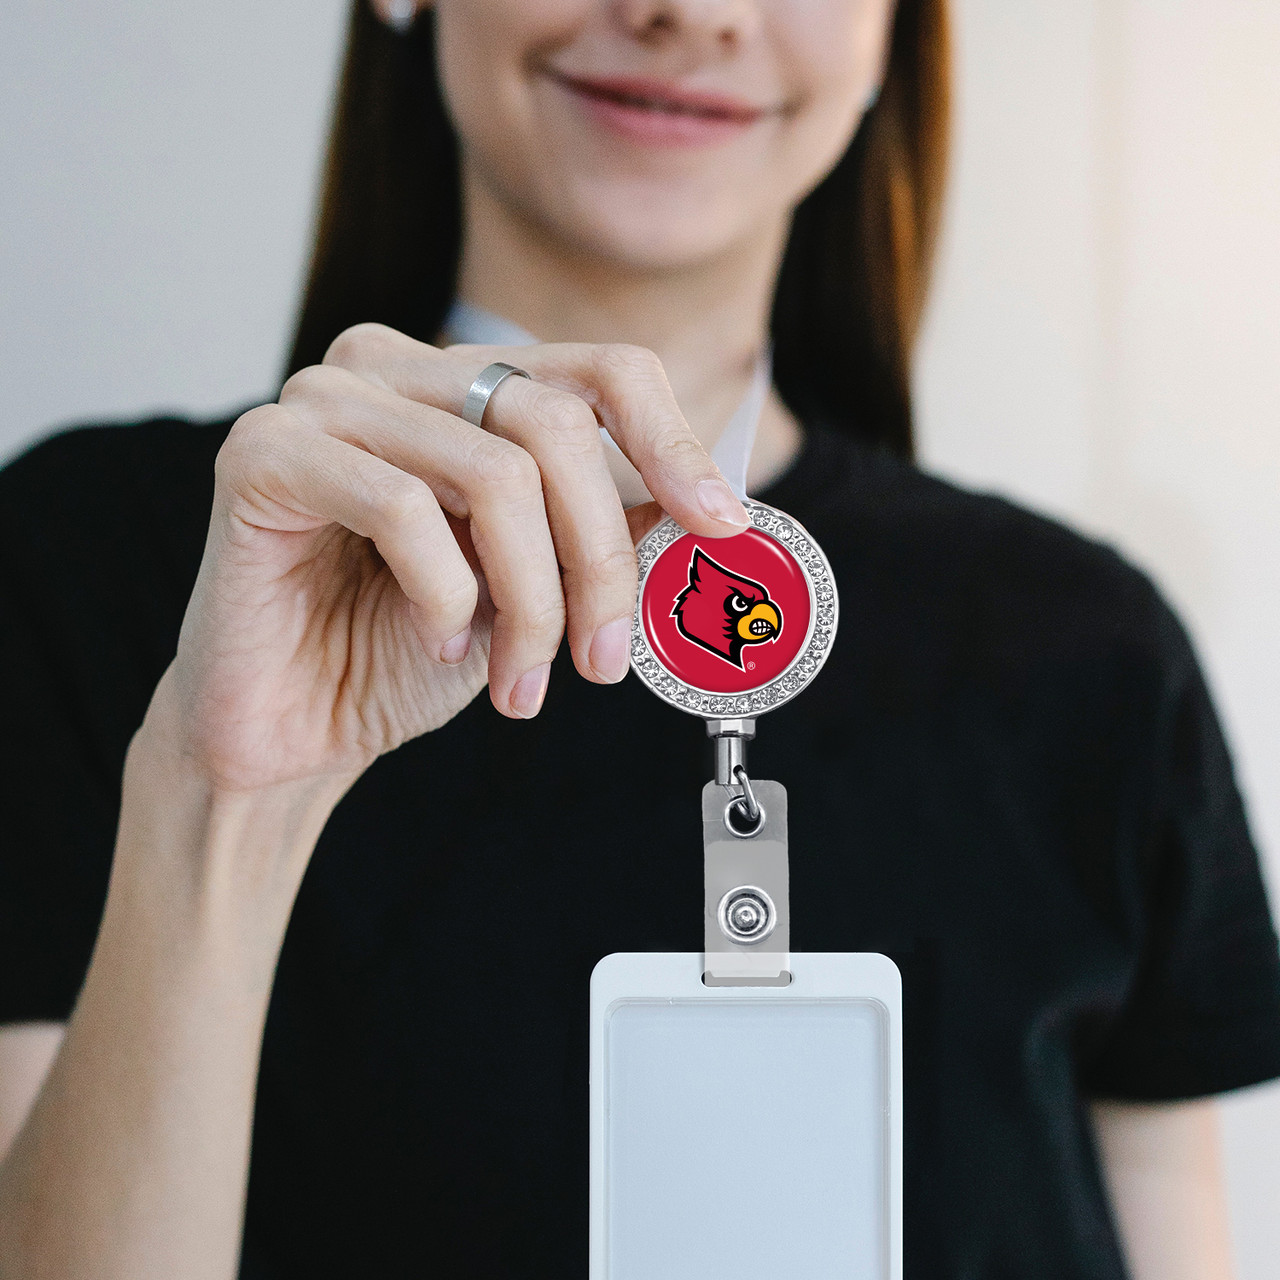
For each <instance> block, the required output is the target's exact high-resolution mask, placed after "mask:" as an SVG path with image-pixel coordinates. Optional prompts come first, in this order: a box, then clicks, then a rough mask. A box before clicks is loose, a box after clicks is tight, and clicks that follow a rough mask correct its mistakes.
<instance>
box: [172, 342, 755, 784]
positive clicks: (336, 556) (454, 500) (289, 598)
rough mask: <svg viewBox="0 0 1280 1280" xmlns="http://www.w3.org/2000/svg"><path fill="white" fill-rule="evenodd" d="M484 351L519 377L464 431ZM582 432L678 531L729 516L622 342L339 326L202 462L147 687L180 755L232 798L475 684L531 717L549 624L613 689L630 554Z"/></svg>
mask: <svg viewBox="0 0 1280 1280" xmlns="http://www.w3.org/2000/svg"><path fill="white" fill-rule="evenodd" d="M493 360H507V361H508V362H510V363H512V364H515V365H518V366H519V367H520V368H523V369H527V370H528V371H529V373H530V374H531V375H532V380H530V379H526V378H520V377H509V378H506V379H505V380H504V381H503V382H502V384H501V385H500V386H499V387H498V388H497V390H496V391H495V392H494V393H493V396H492V397H491V399H490V401H489V404H488V407H487V409H486V411H485V418H484V424H485V425H484V429H483V430H481V429H479V428H477V427H474V426H472V425H470V424H469V423H467V422H465V421H464V420H463V419H462V418H460V417H458V416H457V414H458V413H459V412H460V410H461V406H462V402H463V399H464V397H465V395H466V392H467V389H468V387H469V386H470V385H471V382H472V380H473V379H474V378H475V376H476V375H477V374H478V373H479V372H480V370H481V369H482V368H484V366H485V365H487V364H489V363H490V362H491V361H493ZM601 425H603V426H604V427H605V428H606V429H607V430H608V431H609V433H610V434H611V435H612V436H613V438H614V439H615V440H616V441H617V442H618V444H619V445H620V446H621V448H622V450H623V452H624V453H625V454H626V455H627V457H628V458H629V459H630V460H631V462H632V464H633V465H634V466H635V467H636V469H637V470H638V471H639V472H640V474H641V476H642V477H643V478H644V481H645V483H646V485H647V486H648V489H649V491H650V493H652V494H653V495H654V498H655V499H656V501H657V503H658V504H659V505H660V506H661V507H662V508H664V509H665V510H666V511H669V512H670V513H671V514H672V515H674V516H675V517H676V519H677V520H679V522H680V523H681V524H682V525H683V526H684V527H685V528H687V529H689V530H690V531H692V532H695V533H698V534H702V535H705V536H710V537H723V536H726V535H730V534H733V533H737V532H739V531H740V530H741V529H742V528H743V527H745V524H746V513H745V511H744V510H743V508H742V505H741V503H739V502H738V501H737V499H736V498H735V497H734V496H733V494H732V492H731V490H730V489H729V487H728V486H727V484H726V483H725V482H724V479H723V477H722V476H721V475H720V473H719V471H718V470H717V468H716V466H715V464H714V463H713V462H712V461H711V459H710V457H708V455H707V453H706V451H705V450H704V449H703V448H702V446H701V445H700V444H699V443H698V441H697V439H696V438H695V436H694V435H693V433H692V431H690V429H689V426H688V423H686V422H685V420H684V417H683V415H682V414H681V413H680V410H679V408H678V407H677V405H676V402H675V399H674V397H673V395H672V392H671V387H670V384H669V383H668V381H667V378H666V375H665V373H664V372H663V369H662V365H661V363H660V361H659V360H658V358H657V356H655V355H654V354H653V352H651V351H649V350H648V349H646V348H644V347H638V346H631V345H625V344H605V345H598V344H585V343H583V344H579V343H552V344H539V345H534V346H526V347H511V348H508V347H492V346H480V345H469V344H462V345H456V346H450V347H445V348H438V347H433V346H430V345H429V344H426V343H421V342H417V341H415V340H413V339H412V338H409V337H406V336H405V335H404V334H401V333H398V332H396V331H395V330H393V329H389V328H387V327H385V326H383V325H376V324H362V325H357V326H355V327H354V328H351V329H348V330H346V331H345V332H343V333H342V334H340V335H339V336H338V338H337V339H336V340H335V341H334V343H333V344H332V346H331V347H330V348H329V351H328V353H327V354H326V355H325V358H324V362H323V363H322V364H320V365H313V366H311V367H309V368H306V369H303V370H301V371H299V372H298V373H296V374H294V375H293V376H292V377H291V378H290V379H289V380H288V382H286V383H285V385H284V388H283V390H282V392H281V395H280V399H279V402H278V403H277V404H269V405H263V406H260V407H258V408H255V409H251V410H250V411H249V412H247V413H245V414H244V415H243V416H242V417H240V418H239V419H238V420H237V422H236V423H235V425H234V426H233V427H232V429H231V432H230V434H229V435H228V437H227V440H226V442H225V444H224V445H223V447H222V449H221V451H220V452H219V454H218V459H217V465H216V484H215V492H214V503H213V513H212V519H211V522H210V527H209V534H208V540H207V543H206V547H205V552H204V558H203V560H202V562H201V565H200V571H199V574H198V576H197V580H196V585H195V590H194V592H193V594H192V597H191V601H190V604H189V605H188V608H187V613H186V616H185V618H184V620H183V625H182V630H181V635H180V639H179V643H178V651H177V655H176V657H175V659H174V662H173V665H172V666H171V667H170V669H169V671H168V672H166V674H165V677H164V679H163V680H162V682H161V690H160V691H158V693H157V697H161V696H163V697H164V698H165V699H167V700H168V714H167V716H166V723H167V724H169V725H170V726H173V728H172V730H171V731H172V732H176V733H178V734H179V736H180V740H181V750H182V752H183V754H184V756H185V757H187V758H188V760H193V761H194V762H195V763H196V765H197V766H198V768H199V770H200V771H201V774H202V776H204V777H206V778H208V779H209V781H210V782H211V783H213V784H214V785H216V786H219V787H222V788H225V789H230V790H253V789H257V788H262V787H267V786H271V785H273V784H275V783H279V782H286V781H296V780H299V779H306V778H314V777H319V776H321V775H335V774H336V775H348V776H349V777H351V778H354V777H355V776H356V775H358V774H359V772H360V771H362V770H363V769H365V768H366V767H367V766H368V765H369V763H370V762H371V761H372V760H373V759H375V758H376V757H377V756H378V755H380V754H382V753H383V752H386V751H390V750H392V749H393V748H395V747H397V746H399V745H400V744H401V743H402V742H404V741H406V740H407V739H409V738H412V737H416V736H417V735H419V734H421V733H425V732H427V731H429V730H432V729H436V728H439V727H440V726H441V725H443V724H444V723H446V722H447V721H448V720H449V719H450V718H451V717H453V716H454V715H456V714H457V713H458V712H459V711H460V710H461V709H462V708H463V707H465V706H466V705H467V704H468V703H469V702H470V701H471V699H472V698H474V697H475V695H476V694H477V693H478V692H479V691H480V689H482V688H483V687H484V685H485V684H486V682H487V683H488V685H489V694H490V697H491V698H492V700H493V704H494V706H495V707H496V708H497V709H498V710H499V711H500V712H502V713H503V714H504V715H509V716H512V717H527V716H532V715H535V714H536V713H537V711H538V709H539V707H540V706H541V703H542V698H543V695H544V693H545V690H546V684H547V677H548V672H549V664H550V662H551V660H552V658H553V657H554V655H555V653H556V651H557V649H558V648H559V645H560V641H561V639H562V637H564V636H565V635H566V634H567V636H568V641H569V646H570V650H571V652H572V654H573V660H574V665H575V666H576V668H577V670H578V671H579V672H580V673H581V674H582V675H583V676H585V677H586V678H587V679H589V680H594V681H597V682H601V683H608V682H613V681H617V680H620V679H621V678H622V677H623V676H624V675H625V673H626V670H627V665H628V660H629V644H630V623H631V617H632V613H633V611H634V608H635V598H636V558H635V551H634V544H633V540H632V533H631V531H630V530H629V527H628V520H627V515H626V513H625V512H624V511H623V509H622V505H621V503H620V501H619V499H618V494H617V490H616V489H615V487H614V484H613V481H612V478H611V476H610V473H609V469H608V465H607V461H606V457H605V452H604V448H603V445H602V443H601V440H600V436H599V427H600V426H601Z"/></svg>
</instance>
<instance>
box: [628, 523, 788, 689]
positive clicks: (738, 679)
mask: <svg viewBox="0 0 1280 1280" xmlns="http://www.w3.org/2000/svg"><path fill="white" fill-rule="evenodd" d="M695 547H701V548H702V553H703V555H706V556H710V557H711V559H712V560H714V561H716V563H717V564H721V565H723V566H724V567H725V569H727V570H729V571H730V572H731V573H735V574H739V575H741V576H742V577H745V578H751V579H754V580H755V581H756V582H759V583H760V584H761V585H763V586H764V588H765V589H766V590H767V591H768V593H769V598H770V599H771V600H772V601H774V602H775V603H776V604H777V606H778V610H779V612H780V613H781V614H782V634H781V635H780V636H779V637H778V638H777V639H776V640H773V641H767V642H766V643H764V644H753V645H750V646H748V647H747V649H745V650H744V652H743V661H744V662H745V664H746V667H745V669H744V670H739V669H738V668H737V667H735V666H734V665H733V664H732V663H731V662H726V661H725V660H724V659H723V658H721V657H718V656H717V655H715V654H713V653H709V652H708V651H707V650H706V649H704V648H703V647H702V646H701V645H698V644H695V643H694V642H693V641H692V640H689V639H688V638H687V637H685V636H683V635H681V634H680V629H679V627H677V626H676V620H675V618H673V617H672V616H671V609H672V606H673V605H674V604H675V600H676V596H678V595H679V594H680V592H681V591H683V590H684V589H685V587H687V586H688V585H689V562H690V560H692V558H693V551H694V548H695ZM810 616H811V610H810V607H809V580H808V578H807V577H806V575H805V572H804V570H803V569H802V568H801V567H800V565H799V563H798V562H797V561H796V560H795V558H794V557H793V556H792V555H791V553H790V552H789V551H788V550H787V549H786V548H785V547H784V546H782V545H781V544H780V543H778V542H775V541H774V539H772V538H771V537H769V535H768V534H765V533H761V532H760V531H759V530H758V529H748V530H746V531H745V532H744V533H738V534H735V535H734V536H733V537H732V538H697V537H695V536H694V535H693V534H691V533H686V534H685V535H684V536H683V537H681V538H677V539H676V540H675V542H673V543H672V544H671V545H670V546H669V547H668V548H667V549H666V550H665V551H663V552H662V554H661V555H659V556H658V559H657V560H656V561H655V562H654V565H653V568H652V569H650V570H649V576H648V577H647V578H646V579H645V584H644V592H643V595H642V597H641V602H640V621H641V625H642V626H643V627H644V632H645V636H646V637H647V638H648V641H649V644H650V646H651V647H652V649H653V652H654V655H655V656H656V657H657V659H658V661H659V662H661V663H662V665H663V666H664V667H666V669H667V670H668V671H669V672H670V673H671V674H672V675H673V676H675V677H676V679H677V680H683V681H684V682H685V684H690V685H693V687H694V688H695V689H703V690H705V691H706V692H707V693H747V692H749V691H750V690H752V689H758V688H760V686H761V685H766V684H768V683H769V681H771V680H776V679H777V678H778V676H780V675H781V674H782V673H783V672H784V671H785V670H786V669H787V668H788V667H789V666H790V665H791V664H792V663H793V662H794V661H795V660H796V657H797V655H798V654H799V653H800V651H801V650H802V649H803V648H804V642H805V637H806V636H807V635H808V634H809V619H810Z"/></svg>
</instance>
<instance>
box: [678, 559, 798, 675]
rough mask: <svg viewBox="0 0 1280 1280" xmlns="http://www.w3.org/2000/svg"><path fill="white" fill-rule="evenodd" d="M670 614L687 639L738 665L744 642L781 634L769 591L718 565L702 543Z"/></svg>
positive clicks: (779, 613) (744, 646)
mask: <svg viewBox="0 0 1280 1280" xmlns="http://www.w3.org/2000/svg"><path fill="white" fill-rule="evenodd" d="M671 616H672V617H673V618H674V619H675V620H676V626H677V627H679V628H680V634H681V635H682V636H684V638H685V639H686V640H692V641H693V643H694V644H700V645H701V646H702V647H703V648H704V649H706V650H707V651H708V652H709V653H714V654H715V655H716V657H717V658H723V659H724V660H725V661H726V662H731V663H733V665H734V666H735V667H738V668H740V669H741V668H742V665H743V664H742V651H743V649H744V648H746V646H747V645H749V644H763V643H764V642H765V641H766V640H770V641H772V640H776V639H777V638H778V637H779V636H780V635H781V634H782V613H781V612H780V611H779V609H778V606H777V605H776V604H774V602H773V601H772V600H770V599H769V593H768V591H766V590H765V588H764V587H763V586H762V585H761V584H760V583H759V582H755V581H753V580H752V579H751V578H744V577H743V576H742V575H741V574H738V573H734V572H733V571H732V570H731V569H726V568H725V567H724V565H722V564H717V563H716V562H715V561H714V560H713V559H712V558H711V557H710V556H709V555H707V554H706V553H705V552H704V551H703V550H702V549H701V547H698V548H695V549H694V552H693V558H692V559H691V560H690V561H689V585H688V586H687V587H685V588H684V589H683V590H681V592H680V594H679V595H678V596H676V599H675V604H674V606H673V607H672V610H671Z"/></svg>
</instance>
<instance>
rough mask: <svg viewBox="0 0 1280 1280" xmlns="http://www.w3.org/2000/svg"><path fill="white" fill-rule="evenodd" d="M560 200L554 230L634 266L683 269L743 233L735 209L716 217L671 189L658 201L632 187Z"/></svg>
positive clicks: (722, 248) (716, 252)
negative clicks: (587, 196)
mask: <svg viewBox="0 0 1280 1280" xmlns="http://www.w3.org/2000/svg"><path fill="white" fill-rule="evenodd" d="M593 196H594V198H584V199H568V200H566V199H564V198H563V197H562V199H561V200H560V201H559V202H558V207H557V209H556V212H555V216H554V223H555V225H556V227H557V229H558V230H559V231H560V234H561V235H562V236H563V237H564V238H565V239H566V240H569V241H571V242H573V243H575V244H578V245H582V246H587V247H589V248H590V250H591V251H592V252H593V253H595V254H597V255H599V256H601V257H605V258H608V259H610V260H611V261H615V262H625V263H628V264H630V265H632V266H634V267H636V268H637V269H642V270H652V269H655V268H663V267H673V268H678V267H684V266H689V265H693V264H696V263H699V262H705V261H708V260H709V259H712V258H715V257H717V256H718V255H720V254H722V253H725V252H727V251H728V250H729V249H731V248H732V247H733V246H734V245H735V244H736V243H740V242H741V240H742V238H743V237H744V236H746V235H749V234H750V232H749V229H748V227H747V226H746V225H745V224H744V222H743V220H742V217H741V213H740V212H738V213H737V214H736V216H735V214H734V213H732V212H729V211H728V210H726V212H725V213H724V215H723V216H722V217H720V218H717V217H716V216H714V213H712V214H709V213H708V212H707V202H706V201H705V200H699V199H693V198H691V197H690V196H689V195H687V194H685V193H682V192H673V193H672V194H671V196H670V198H669V200H664V199H662V198H661V197H659V196H655V194H654V193H653V192H652V191H651V190H650V191H647V192H645V193H644V194H643V195H642V196H641V195H637V193H636V192H635V190H634V188H633V189H632V190H630V191H627V192H617V191H615V192H612V193H610V194H609V196H608V197H607V198H601V194H600V193H599V192H598V191H596V192H594V193H593Z"/></svg>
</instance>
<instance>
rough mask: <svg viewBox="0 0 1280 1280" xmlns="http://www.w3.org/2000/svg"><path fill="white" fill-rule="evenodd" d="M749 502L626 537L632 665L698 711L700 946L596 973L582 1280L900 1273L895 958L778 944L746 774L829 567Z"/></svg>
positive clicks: (607, 961) (810, 645)
mask: <svg viewBox="0 0 1280 1280" xmlns="http://www.w3.org/2000/svg"><path fill="white" fill-rule="evenodd" d="M745 505H746V507H747V511H748V513H749V514H750V517H751V527H750V528H748V529H747V530H745V531H744V532H743V533H740V534H737V535H735V536H733V537H729V538H699V537H695V536H694V535H692V534H690V533H687V532H686V531H685V530H684V529H683V528H681V527H680V525H678V524H677V523H676V522H675V521H674V520H672V519H670V518H668V519H666V520H664V521H663V522H662V523H661V524H659V525H658V526H657V527H656V528H654V529H653V530H652V531H651V532H650V533H649V534H648V535H647V536H646V537H645V539H644V540H643V541H642V542H641V544H640V547H639V549H638V555H639V559H640V593H639V599H638V602H637V606H636V616H635V623H634V626H633V629H632V648H631V652H632V667H633V669H634V671H635V673H636V675H637V676H638V677H639V678H640V680H641V681H643V682H644V684H646V685H647V686H648V687H649V688H650V689H651V690H652V691H653V692H654V693H656V694H657V695H658V697H660V698H662V699H663V700H664V701H666V702H669V703H670V704H671V705H672V706H673V707H678V708H679V709H680V710H682V711H687V712H689V713H691V714H693V715H696V716H701V717H702V718H703V719H704V720H705V721H706V722H707V734H708V736H709V737H710V738H711V739H712V741H713V743H714V746H715V780H714V781H713V782H709V783H707V785H706V787H705V788H704V789H703V792H702V830H703V841H704V851H705V852H704V900H703V922H704V924H703V950H702V951H701V952H657V953H617V954H613V955H608V956H605V957H604V958H603V959H602V960H601V961H600V962H599V964H597V965H596V968H595V971H594V973H593V974H592V977H591V1245H590V1253H591V1268H590V1280H655V1278H656V1277H662V1280H766V1278H768V1280H777V1277H780V1276H794V1277H801V1276H803V1277H805V1280H828V1278H829V1280H836V1277H841V1280H853V1278H855V1277H856V1278H857V1280H897V1278H898V1277H900V1276H901V1266H902V1264H901V1252H902V1250H901V1180H902V1175H901V1154H902V1092H901V1074H902V1070H901V995H900V981H899V975H898V970H897V968H896V967H895V966H894V964H893V963H892V961H890V960H889V959H887V958H886V957H885V956H881V955H875V954H870V953H855V952H849V953H846V952H793V951H791V949H790V948H791V919H790V903H789V893H788V863H787V793H786V790H785V788H784V787H783V786H782V784H781V783H778V782H770V781H763V780H760V779H756V778H752V777H750V775H749V774H748V772H747V758H746V757H747V744H748V743H749V742H750V741H751V740H752V738H753V737H754V736H755V724H756V719H757V718H758V717H759V716H761V715H763V714H764V713H765V712H766V711H770V710H772V709H773V708H774V707H778V706H781V705H782V704H783V703H785V702H789V701H790V700H791V699H792V698H794V697H795V696H796V695H797V694H799V693H800V692H802V691H803V690H804V689H805V687H806V686H807V685H808V684H809V683H810V682H811V681H812V680H813V678H814V677H815V676H816V675H817V673H818V671H819V669H820V668H821V666H822V664H823V662H824V661H825V660H826V657H827V654H828V653H829V652H830V649H831V645H832V642H833V640H834V637H835V632H836V620H837V611H838V604H837V599H836V589H835V582H834V579H833V577H832V574H831V567H830V565H829V564H828V563H827V560H826V557H825V556H824V555H823V553H822V551H821V549H820V548H819V547H818V545H817V543H816V542H815V541H814V540H813V538H812V537H810V536H809V534H808V533H807V532H806V531H805V530H804V528H802V527H801V526H800V525H799V524H798V523H797V522H796V521H795V520H793V519H792V518H791V517H790V516H788V515H785V514H784V513H783V512H781V511H777V510H775V509H774V508H772V507H769V506H766V505H764V504H763V503H759V502H754V501H751V500H748V501H747V502H746V504H745ZM832 835H833V836H837V835H840V836H843V833H835V832H833V833H832ZM843 843H844V841H843V840H841V844H843ZM817 852H818V854H819V856H821V854H822V851H821V850H819V851H817ZM830 856H832V857H847V856H848V853H847V851H846V849H845V848H832V849H831V851H830ZM690 905H691V906H692V904H690Z"/></svg>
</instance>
